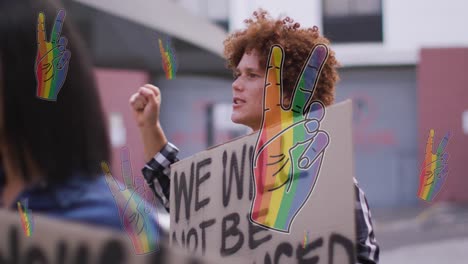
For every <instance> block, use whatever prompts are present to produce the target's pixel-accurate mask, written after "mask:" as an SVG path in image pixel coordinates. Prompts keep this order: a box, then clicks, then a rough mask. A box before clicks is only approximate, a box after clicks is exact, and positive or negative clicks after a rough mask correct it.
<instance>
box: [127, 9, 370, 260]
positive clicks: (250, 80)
mask: <svg viewBox="0 0 468 264" xmlns="http://www.w3.org/2000/svg"><path fill="white" fill-rule="evenodd" d="M245 23H246V25H247V28H246V29H244V30H240V31H237V32H234V33H233V34H231V35H230V36H229V37H228V38H227V39H226V40H225V42H224V55H225V57H226V60H227V66H228V68H230V69H231V70H232V71H233V73H234V82H233V83H232V91H233V113H232V116H231V120H232V121H233V122H234V123H238V124H243V125H246V126H248V127H250V128H251V129H252V130H254V131H258V130H259V129H260V126H261V121H262V113H263V108H262V107H263V106H262V99H263V88H264V80H265V74H266V71H265V70H266V69H265V65H266V62H267V59H268V54H269V52H270V48H271V46H272V45H275V44H279V45H280V46H282V47H283V49H284V52H285V55H284V67H283V69H284V70H283V89H284V90H283V103H284V104H285V106H287V105H288V104H289V103H290V97H291V95H292V92H293V90H294V86H295V82H296V80H297V79H298V77H299V75H300V74H301V69H302V66H303V65H304V63H305V62H306V60H307V58H308V55H309V54H310V51H311V50H312V49H313V48H314V47H315V46H316V45H318V44H323V45H326V46H329V44H330V42H329V41H328V39H326V38H325V37H323V36H321V35H320V32H319V30H318V28H317V27H313V28H301V27H300V24H299V23H296V22H294V21H293V20H292V19H291V18H289V17H286V18H284V19H276V20H275V19H272V18H271V17H270V16H269V14H268V13H267V12H266V11H264V10H258V11H256V12H254V14H253V17H252V18H251V19H247V20H245ZM337 67H338V62H337V60H336V58H335V54H334V52H333V51H332V50H330V52H329V57H328V59H327V61H326V62H325V65H324V66H323V70H322V72H321V75H320V78H319V81H318V83H317V86H316V89H315V92H314V95H313V100H318V101H321V102H322V103H323V104H324V105H325V106H328V105H331V104H333V102H334V97H335V85H336V83H337V81H338V80H339V77H338V72H337ZM160 104H161V93H160V90H159V89H158V88H157V87H155V86H153V85H150V84H146V85H144V86H143V87H140V88H139V90H138V92H137V93H135V94H134V95H132V97H131V98H130V105H131V107H132V108H133V112H134V116H135V119H136V121H137V124H138V126H139V128H140V132H141V136H142V140H143V143H144V149H145V158H146V160H147V161H148V162H147V164H146V166H145V167H144V168H143V169H142V171H143V175H144V177H145V179H146V181H147V182H148V184H149V186H150V187H151V188H152V189H153V191H154V193H155V195H156V196H157V197H158V198H159V199H160V200H161V202H162V204H163V205H164V206H165V207H166V209H167V210H168V211H169V190H170V188H169V187H170V178H169V176H170V165H171V164H172V163H174V162H176V161H177V160H178V159H177V154H178V149H177V147H175V146H174V145H173V144H171V143H169V142H168V141H167V139H166V136H165V134H164V131H163V129H162V127H161V125H160V123H159V111H160ZM354 183H355V199H356V203H355V206H356V208H355V217H356V233H357V241H356V244H357V247H356V250H357V254H356V255H357V260H358V263H377V262H378V259H379V246H378V244H377V241H376V239H375V235H374V228H373V225H372V219H371V213H370V209H369V206H368V204H367V200H366V197H365V194H364V192H363V191H362V190H361V189H360V188H359V186H358V184H357V181H356V179H354Z"/></svg>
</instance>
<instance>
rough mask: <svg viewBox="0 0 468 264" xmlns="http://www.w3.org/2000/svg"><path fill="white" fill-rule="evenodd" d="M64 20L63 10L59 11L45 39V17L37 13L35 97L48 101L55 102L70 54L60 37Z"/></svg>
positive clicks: (65, 73)
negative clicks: (48, 37)
mask: <svg viewBox="0 0 468 264" xmlns="http://www.w3.org/2000/svg"><path fill="white" fill-rule="evenodd" d="M64 19H65V10H63V9H62V10H60V11H59V13H58V14H57V18H56V19H55V24H54V27H53V29H52V33H51V35H50V42H48V41H47V39H46V32H45V16H44V13H39V17H38V21H37V57H36V68H35V72H36V80H37V86H36V96H37V97H39V98H41V99H44V100H50V101H57V95H58V93H59V92H60V89H61V88H62V85H63V83H64V82H65V78H66V77H67V72H68V63H69V61H70V58H71V52H70V51H69V50H67V49H66V47H67V43H68V40H67V39H66V38H65V37H60V33H61V32H62V26H63V22H64Z"/></svg>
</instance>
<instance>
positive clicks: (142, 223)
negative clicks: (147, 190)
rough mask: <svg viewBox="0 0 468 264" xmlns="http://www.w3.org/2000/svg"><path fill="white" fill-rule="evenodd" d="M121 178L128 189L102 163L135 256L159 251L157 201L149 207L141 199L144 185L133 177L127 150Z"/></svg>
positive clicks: (122, 159) (122, 156)
mask: <svg viewBox="0 0 468 264" xmlns="http://www.w3.org/2000/svg"><path fill="white" fill-rule="evenodd" d="M120 158H121V162H122V165H121V167H122V174H123V179H124V182H125V187H123V186H121V184H120V183H119V182H118V181H117V180H116V179H115V178H114V177H113V176H112V174H111V172H110V169H109V166H108V165H107V163H106V162H101V167H102V170H103V171H104V173H105V177H106V182H107V185H108V186H109V189H110V190H111V192H112V195H113V196H114V199H115V201H116V203H117V207H118V208H119V215H120V219H121V221H122V225H123V228H124V229H125V232H126V233H127V235H128V236H129V238H130V240H131V241H132V244H133V247H134V249H135V253H136V254H146V253H150V252H152V251H155V250H157V249H158V239H159V236H158V230H157V227H156V226H157V225H156V211H155V210H154V209H153V208H156V207H155V206H154V205H155V199H152V201H151V204H149V203H147V202H146V201H145V200H144V199H142V196H141V195H140V194H141V192H143V189H144V186H145V183H144V180H143V177H140V178H141V179H138V178H137V179H135V178H134V177H133V175H132V169H131V164H130V154H129V151H128V148H126V147H124V148H122V150H121V157H120Z"/></svg>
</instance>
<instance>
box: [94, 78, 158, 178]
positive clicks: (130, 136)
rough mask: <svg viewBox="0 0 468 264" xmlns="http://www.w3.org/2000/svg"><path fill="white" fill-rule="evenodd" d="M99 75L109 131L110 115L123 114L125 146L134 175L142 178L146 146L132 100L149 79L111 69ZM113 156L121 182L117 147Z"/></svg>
mask: <svg viewBox="0 0 468 264" xmlns="http://www.w3.org/2000/svg"><path fill="white" fill-rule="evenodd" d="M95 75H96V79H97V83H98V87H99V93H100V96H101V102H102V104H103V108H104V112H105V114H106V120H107V122H108V123H107V126H108V128H109V132H110V127H109V114H110V113H112V112H116V113H120V114H121V115H122V117H123V120H124V126H125V129H126V143H125V146H127V147H128V148H129V150H130V157H131V161H132V171H133V175H135V176H141V175H142V174H141V168H142V167H143V165H144V157H143V145H142V143H141V140H140V135H139V132H138V128H137V125H136V122H135V121H134V119H133V115H132V112H131V110H130V106H129V103H128V101H129V99H130V96H131V95H132V94H133V93H135V92H136V91H137V89H138V88H139V87H140V86H142V85H144V84H146V83H148V81H149V76H148V74H147V73H146V72H141V71H125V70H111V69H95ZM112 154H113V155H112V156H113V157H112V174H113V175H114V176H115V177H118V178H119V179H121V169H120V148H116V147H113V148H112Z"/></svg>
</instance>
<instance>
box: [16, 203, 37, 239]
mask: <svg viewBox="0 0 468 264" xmlns="http://www.w3.org/2000/svg"><path fill="white" fill-rule="evenodd" d="M17 205H18V212H19V215H20V219H21V226H22V227H23V231H24V234H25V235H26V236H27V237H30V236H31V235H32V233H33V231H34V219H33V215H32V211H31V210H29V209H28V200H25V201H23V204H21V202H17ZM23 205H24V206H23Z"/></svg>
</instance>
